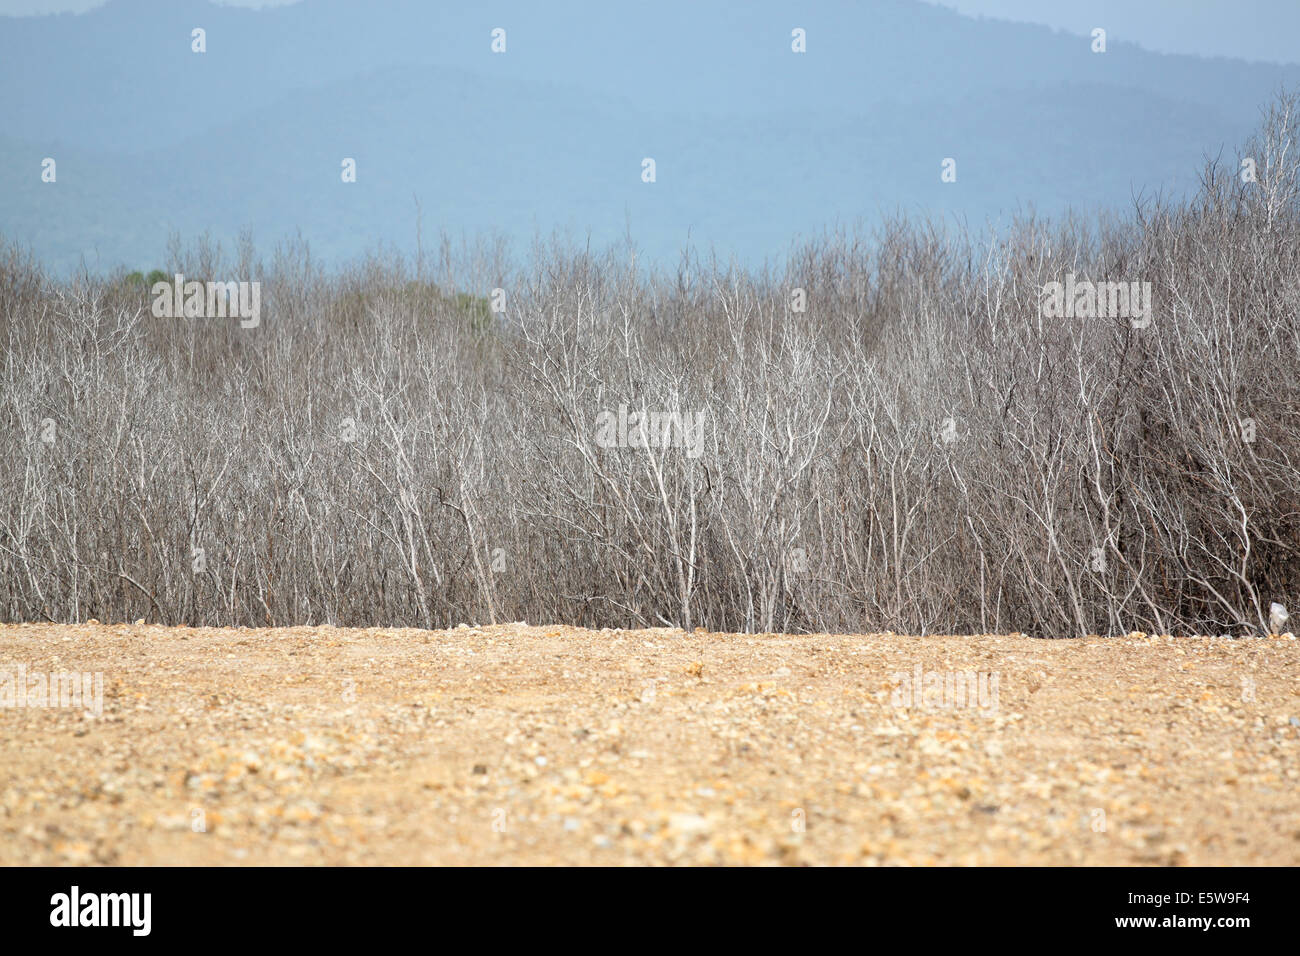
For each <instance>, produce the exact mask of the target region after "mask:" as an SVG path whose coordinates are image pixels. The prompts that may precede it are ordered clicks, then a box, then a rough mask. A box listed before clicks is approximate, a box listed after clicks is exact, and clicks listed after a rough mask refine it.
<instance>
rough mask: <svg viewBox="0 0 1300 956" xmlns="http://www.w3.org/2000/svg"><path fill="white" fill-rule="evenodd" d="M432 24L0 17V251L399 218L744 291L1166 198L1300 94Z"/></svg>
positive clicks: (1117, 63)
mask: <svg viewBox="0 0 1300 956" xmlns="http://www.w3.org/2000/svg"><path fill="white" fill-rule="evenodd" d="M442 6H443V5H441V4H430V3H427V2H416V0H390V2H386V3H380V2H373V3H367V4H356V3H353V2H347V0H305V2H303V3H301V4H296V5H293V6H288V7H281V8H273V9H268V10H264V11H260V12H258V11H250V10H243V9H236V8H229V7H217V6H213V5H211V4H208V3H206V2H201V0H112V2H110V3H109V4H108V5H107V6H105V7H103V8H100V9H97V10H95V11H93V12H91V13H89V14H85V15H82V16H72V15H60V16H51V17H40V18H17V19H13V18H0V87H2V88H3V89H4V90H6V91H8V94H9V95H7V96H5V97H3V101H2V102H0V233H2V234H4V235H5V236H6V237H8V238H11V239H16V240H19V241H21V242H24V243H28V244H30V245H31V246H32V247H33V249H34V250H35V251H36V253H37V254H38V256H39V257H40V258H41V259H42V260H43V261H44V262H46V263H47V264H48V265H50V266H51V267H53V268H55V269H57V270H60V271H63V270H67V269H70V268H73V267H75V266H77V265H78V264H79V263H80V262H82V261H85V262H86V263H87V264H88V265H90V266H91V268H93V269H108V268H112V267H115V266H118V265H128V266H131V267H133V268H147V267H150V266H152V265H154V264H158V263H160V262H161V261H162V255H163V250H164V246H165V242H166V239H167V234H168V232H169V231H170V230H177V231H179V232H180V233H182V234H183V235H185V236H194V235H197V234H199V233H201V232H204V231H211V233H212V234H213V235H214V236H216V237H218V238H223V239H227V240H229V239H233V237H234V236H235V235H236V234H237V233H238V231H239V230H240V229H241V228H243V227H251V228H252V230H253V232H254V236H255V238H256V239H257V240H258V242H259V243H269V242H272V241H274V240H276V239H279V238H282V237H284V236H285V235H290V234H293V233H294V232H295V231H297V230H299V229H300V230H301V231H302V234H303V235H304V236H305V237H306V238H308V239H309V240H310V241H311V243H312V247H313V250H314V251H315V252H316V253H317V254H318V255H320V256H321V257H322V258H324V259H325V260H327V261H335V260H338V259H341V258H343V257H348V256H352V255H355V254H357V253H359V252H362V251H364V250H366V249H373V248H375V247H376V246H378V245H379V243H381V242H383V243H386V244H389V245H393V246H396V247H399V248H403V249H410V248H413V247H414V240H415V202H414V199H413V196H418V197H419V200H420V202H421V204H422V206H423V212H424V229H425V233H426V236H429V235H431V234H432V233H433V232H435V231H436V230H438V229H447V230H448V231H450V232H452V233H453V234H458V233H466V234H471V235H472V234H488V233H494V234H502V235H505V236H507V237H509V238H511V239H512V240H514V241H515V243H516V244H517V245H521V244H523V243H526V242H527V241H528V240H529V239H530V238H531V237H532V236H533V235H535V234H536V233H539V232H540V233H541V234H543V235H549V234H550V233H551V232H552V231H554V230H557V229H558V230H561V231H564V232H567V233H568V234H569V235H570V236H572V237H573V238H575V239H578V240H584V239H585V238H586V236H587V235H588V234H590V236H591V238H592V239H593V241H595V242H597V243H604V242H608V241H613V240H616V239H618V238H620V237H622V236H623V235H624V234H625V233H630V234H631V236H632V237H633V239H634V240H635V241H636V242H637V244H638V245H639V247H640V248H641V249H642V250H643V251H644V252H645V253H646V254H647V255H648V256H649V257H650V258H652V259H655V260H659V261H671V260H672V259H673V258H674V257H675V255H676V254H677V252H678V251H679V250H680V248H681V246H682V245H683V244H684V243H685V242H686V241H687V238H688V236H689V238H690V240H691V241H692V242H694V243H695V244H697V245H698V246H701V247H703V248H708V247H710V246H713V247H716V248H717V250H718V251H719V252H720V253H722V254H723V255H734V256H737V257H738V258H740V259H741V260H742V261H743V262H745V263H746V264H758V263H760V262H761V261H762V260H763V259H764V258H767V257H775V256H779V255H780V254H781V253H783V252H784V251H785V250H786V249H787V248H788V246H789V243H790V241H791V240H792V239H794V238H796V237H797V236H799V235H804V236H807V235H809V234H812V233H815V232H817V231H819V230H821V229H822V228H825V227H829V226H836V225H853V224H855V223H859V222H865V223H870V222H872V221H875V220H876V219H877V218H878V217H879V215H880V214H881V213H882V212H890V211H894V210H899V209H901V210H907V211H915V212H929V213H942V214H949V215H955V216H959V217H963V218H965V219H966V220H968V221H970V222H971V223H972V224H976V225H979V224H982V223H983V222H984V221H985V220H986V219H997V218H1005V217H1006V216H1008V215H1009V214H1010V213H1012V212H1013V211H1014V210H1016V209H1017V208H1019V207H1020V206H1022V205H1025V204H1031V203H1032V204H1033V205H1034V206H1035V207H1036V208H1037V209H1038V210H1040V211H1043V212H1056V211H1060V210H1061V209H1063V208H1064V207H1065V206H1067V205H1074V206H1076V207H1079V208H1081V210H1082V211H1084V212H1088V211H1092V210H1096V209H1099V208H1102V207H1105V206H1123V205H1125V204H1127V203H1128V202H1129V201H1130V199H1131V197H1132V196H1133V195H1134V194H1136V193H1139V192H1142V191H1144V190H1145V191H1148V192H1150V191H1153V190H1156V189H1162V190H1163V191H1165V192H1166V193H1169V192H1177V191H1179V190H1181V189H1182V188H1185V187H1186V186H1188V185H1190V184H1191V182H1192V181H1193V179H1194V177H1195V173H1196V171H1197V166H1198V165H1199V164H1200V162H1201V159H1202V157H1203V156H1204V155H1205V154H1206V153H1217V152H1218V151H1219V150H1220V148H1221V147H1223V146H1225V145H1227V146H1232V145H1235V144H1236V142H1237V141H1239V140H1240V139H1241V138H1243V137H1244V136H1245V135H1246V134H1247V133H1248V132H1249V131H1250V130H1251V129H1252V128H1253V127H1254V125H1255V123H1256V120H1257V118H1258V108H1259V106H1260V105H1261V104H1262V103H1264V102H1265V101H1266V100H1267V99H1268V98H1269V96H1270V95H1271V94H1272V92H1273V91H1274V90H1276V89H1277V88H1278V87H1279V86H1280V85H1282V84H1283V83H1288V84H1293V85H1300V67H1283V66H1275V65H1264V64H1248V63H1243V62H1239V61H1232V60H1225V59H1213V60H1204V59H1199V58H1195V57H1182V56H1166V55H1158V54H1152V53H1147V52H1144V51H1141V50H1139V49H1137V48H1136V47H1133V46H1131V45H1127V44H1124V43H1121V42H1117V41H1115V40H1114V39H1112V40H1111V42H1110V43H1109V50H1108V52H1107V53H1105V54H1093V53H1092V52H1091V51H1090V50H1089V45H1088V40H1087V39H1086V38H1081V37H1076V36H1068V35H1065V34H1062V33H1057V32H1053V31H1051V30H1048V29H1046V28H1041V27H1033V26H1025V25H1015V24H1009V23H1003V22H998V21H991V20H973V19H969V18H965V17H961V16H959V15H957V14H955V13H953V12H951V11H949V10H946V9H943V8H939V7H933V6H930V5H927V4H923V3H917V2H907V0H878V2H863V3H857V2H834V0H829V2H819V3H818V2H814V3H810V4H807V5H803V6H801V7H800V8H799V11H798V12H791V9H792V8H791V5H789V4H788V3H778V2H774V0H747V2H744V3H720V4H708V5H700V4H695V3H691V2H687V0H665V2H661V3H658V4H655V5H654V7H644V8H629V7H625V6H624V5H621V4H601V3H595V2H576V0H560V2H554V3H548V4H546V5H544V9H543V5H540V4H537V3H535V2H528V3H521V2H508V3H502V2H498V3H486V4H475V5H472V6H473V9H470V10H460V9H442ZM699 7H707V8H706V9H699ZM497 26H501V27H504V28H505V29H506V30H507V44H508V49H507V52H506V53H505V54H503V55H494V54H493V53H492V52H491V51H490V49H489V43H490V35H489V34H490V31H491V29H492V28H493V27H497ZM796 26H798V27H803V28H804V29H806V30H807V35H808V52H807V53H805V54H794V53H792V52H790V30H791V29H792V28H793V27H796ZM193 27H202V28H204V29H205V30H206V32H207V47H208V52H207V53H205V54H202V55H198V54H195V53H192V52H191V51H190V30H191V29H192V28H193ZM45 156H51V157H54V158H55V159H56V160H57V161H58V182H57V184H55V185H49V184H44V183H42V182H41V181H40V162H41V159H42V158H43V157H45ZM646 156H650V157H653V158H654V159H655V160H656V162H657V174H658V181H657V182H656V183H654V184H645V183H642V182H641V180H640V173H641V160H642V158H643V157H646ZM947 156H952V157H954V158H955V159H956V160H957V171H958V180H957V182H956V183H955V184H943V183H941V182H940V179H939V171H940V162H941V160H942V159H943V158H944V157H947ZM343 157H354V158H355V159H356V160H357V163H358V181H357V183H355V184H347V185H345V184H343V183H341V182H340V178H339V172H340V161H341V160H342V159H343Z"/></svg>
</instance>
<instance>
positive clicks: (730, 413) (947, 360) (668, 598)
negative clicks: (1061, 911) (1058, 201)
mask: <svg viewBox="0 0 1300 956" xmlns="http://www.w3.org/2000/svg"><path fill="white" fill-rule="evenodd" d="M1298 119H1300V115H1298V112H1297V109H1296V103H1295V100H1294V99H1291V98H1287V97H1285V96H1284V97H1280V98H1279V100H1278V102H1277V103H1276V104H1275V105H1274V106H1273V107H1271V108H1270V109H1269V111H1268V112H1267V114H1266V115H1265V118H1264V124H1263V127H1262V128H1261V133H1260V134H1259V136H1258V137H1257V138H1256V140H1255V141H1253V142H1251V143H1249V144H1246V145H1245V146H1244V148H1242V149H1241V150H1240V152H1239V155H1235V156H1231V157H1228V158H1226V159H1221V160H1219V161H1214V162H1211V163H1209V164H1208V165H1207V168H1206V171H1205V174H1204V177H1203V181H1202V185H1201V188H1200V190H1199V192H1198V193H1197V194H1196V195H1195V196H1193V197H1191V198H1189V199H1187V200H1180V201H1178V202H1167V201H1163V200H1160V199H1158V198H1147V199H1140V200H1139V201H1138V202H1137V203H1136V204H1135V208H1134V210H1133V211H1132V212H1130V213H1128V214H1127V215H1124V216H1121V217H1119V218H1115V219H1111V220H1108V221H1103V222H1097V223H1092V222H1087V223H1085V222H1084V221H1082V220H1075V221H1070V222H1065V223H1045V222H1041V221H1037V220H1034V219H1033V218H1025V219H1022V220H1021V221H1019V222H1017V223H1015V224H1014V225H1013V226H1012V227H1010V228H1009V229H1004V230H1002V231H1001V232H999V233H998V234H997V235H996V236H995V237H993V238H984V237H981V238H979V239H972V238H970V237H969V236H967V235H964V234H953V233H952V232H951V231H948V230H943V229H940V228H937V227H934V226H930V225H924V224H922V225H916V224H912V223H907V222H897V223H893V224H891V225H889V226H887V227H885V228H883V229H882V230H881V231H880V232H879V233H878V234H877V235H875V236H872V237H870V238H869V239H866V238H856V237H852V236H837V237H833V238H828V239H824V240H821V241H817V242H814V243H811V244H809V245H807V246H804V247H802V248H800V249H798V250H797V251H796V252H795V253H793V254H792V255H791V256H790V257H789V260H788V262H787V263H786V264H784V265H783V266H782V267H781V270H780V271H779V272H776V271H772V270H769V271H767V272H762V273H758V274H755V273H754V272H742V271H738V270H735V269H731V268H727V267H724V266H719V265H718V264H716V263H712V262H707V261H700V259H699V257H697V256H687V257H684V259H683V261H682V264H681V266H680V268H679V269H677V270H676V271H675V272H669V273H665V272H662V271H660V272H654V273H651V272H647V270H644V269H642V268H641V267H640V266H639V265H638V264H637V263H636V262H635V259H634V258H633V257H632V256H631V255H630V254H629V253H628V252H627V251H626V250H621V251H620V250H615V251H610V252H608V253H605V254H601V255H593V254H591V253H589V252H585V251H573V250H567V249H564V248H538V249H535V250H534V251H533V252H532V254H531V255H530V257H529V258H528V260H527V262H526V263H525V264H523V265H506V264H504V260H503V257H502V256H500V255H499V254H496V253H493V254H490V255H489V254H485V253H484V252H483V251H482V250H479V251H477V252H476V251H473V250H463V249H461V250H457V249H454V248H452V247H451V246H450V245H447V244H444V246H443V247H442V248H440V249H439V250H437V251H436V252H434V253H433V254H428V255H426V254H424V253H422V254H421V255H420V256H419V257H418V260H417V261H416V262H414V263H407V262H403V261H402V260H401V259H400V258H399V257H397V256H389V257H387V258H385V259H383V260H372V261H368V262H366V263H362V264H359V265H357V266H356V267H354V268H352V269H349V270H346V271H343V272H331V273H325V272H323V271H322V270H320V269H318V268H317V267H316V266H315V265H314V264H313V263H312V262H311V260H310V257H309V256H308V255H307V254H306V253H305V251H304V250H303V249H302V248H301V247H298V246H292V247H289V248H285V249H281V250H279V251H278V252H277V253H276V254H275V255H274V256H273V257H272V258H271V260H270V261H261V260H257V259H256V258H255V257H254V255H253V253H252V251H251V249H250V248H249V247H248V245H247V244H244V245H241V247H240V248H239V249H238V250H236V251H235V255H234V256H233V257H232V258H228V257H226V256H223V254H222V251H221V250H220V249H217V248H213V247H211V246H210V245H209V244H207V243H202V242H200V243H198V244H197V246H196V247H194V248H193V249H190V250H184V249H181V248H179V247H177V246H174V247H173V252H172V255H171V258H172V260H173V261H171V262H169V263H167V264H166V265H167V269H166V270H165V271H167V272H168V273H172V272H182V273H184V274H185V275H186V276H187V277H189V278H212V279H219V280H237V279H255V280H257V281H260V282H261V283H262V315H261V324H260V326H259V327H258V328H255V329H243V328H241V327H240V324H239V322H238V321H237V320H232V319H160V318H155V317H154V316H153V315H152V314H151V312H150V304H151V301H152V299H151V295H150V291H149V288H148V286H147V285H146V284H145V283H143V282H141V281H140V280H139V278H138V277H137V276H130V277H128V276H122V275H119V276H113V277H109V278H96V277H89V276H83V277H81V278H79V279H75V280H70V281H63V282H56V281H53V280H51V279H50V278H48V277H46V276H44V275H43V274H42V273H41V272H40V270H39V269H38V268H37V267H35V266H34V265H33V264H32V263H31V262H30V261H28V260H26V259H25V258H24V257H23V256H22V255H21V254H19V253H18V252H16V251H14V250H13V249H12V248H9V247H6V248H4V249H3V250H0V253H2V254H0V260H2V261H0V348H3V362H2V368H0V442H3V445H2V446H0V447H3V450H4V454H3V455H0V616H2V617H3V618H5V619H7V620H45V619H52V620H76V619H86V618H91V617H95V618H98V619H100V620H104V621H114V620H134V619H136V618H146V619H148V620H151V621H160V622H165V623H171V624H179V623H191V624H200V623H206V624H232V625H233V624H245V625H263V624H268V623H275V624H290V623H333V624H337V625H357V624H392V625H396V624H405V625H422V626H439V625H448V624H453V623H457V622H461V621H477V622H487V621H490V620H497V621H502V620H518V619H526V620H529V621H565V622H572V623H580V624H588V625H595V626H630V625H647V624H648V625H656V624H671V625H675V626H682V627H695V626H703V627H707V628H710V629H718V630H763V631H772V630H786V631H800V630H820V631H824V630H854V631H866V630H885V629H890V630H895V631H900V632H914V633H916V632H934V631H945V632H989V631H1014V630H1020V631H1024V632H1027V633H1031V634H1036V635H1043V636H1070V635H1077V634H1085V633H1118V632H1127V631H1130V630H1134V629H1138V630H1146V631H1157V632H1172V633H1213V634H1218V633H1221V632H1224V631H1230V632H1232V633H1241V632H1243V631H1246V630H1257V629H1259V628H1261V627H1264V625H1265V622H1266V621H1267V615H1268V606H1269V602H1270V601H1272V600H1282V601H1285V600H1286V599H1287V597H1289V596H1293V595H1297V594H1300V472H1298V471H1297V462H1298V461H1300V427H1298V426H1300V383H1298V381H1297V373H1296V364H1297V358H1298V357H1300V182H1298V176H1297V173H1298V171H1300V138H1298V137H1297V127H1298ZM1081 148H1086V144H1084V145H1083V146H1081ZM1243 157H1250V158H1251V159H1253V160H1254V161H1255V168H1256V176H1257V178H1256V181H1255V182H1246V181H1243V177H1242V176H1241V175H1240V174H1239V167H1238V165H1237V163H1238V161H1239V160H1240V159H1241V158H1243ZM148 265H150V266H152V265H154V264H152V263H151V264H148ZM1067 274H1073V275H1074V276H1075V277H1076V279H1077V280H1080V281H1082V280H1091V281H1096V282H1103V281H1123V282H1150V283H1151V288H1152V315H1151V322H1150V324H1149V325H1148V326H1146V327H1145V328H1135V327H1134V323H1133V322H1132V321H1130V320H1129V319H1127V318H1123V317H1113V318H1110V317H1103V318H1060V317H1057V318H1051V317H1045V316H1043V315H1042V314H1041V309H1040V297H1041V294H1042V290H1043V289H1044V287H1045V286H1046V285H1047V284H1048V283H1051V282H1064V281H1065V278H1066V275H1067ZM492 289H501V290H502V292H503V296H504V306H505V308H504V312H502V313H499V314H498V313H494V312H492V311H491V308H490V302H489V301H487V300H489V299H490V296H491V291H490V290H492ZM450 290H460V292H461V294H456V293H453V292H452V291H450ZM798 290H802V294H803V295H804V296H806V309H805V310H803V311H799V309H798V306H799V304H800V294H801V293H800V292H799V291H798ZM466 292H468V293H472V294H464V293H466ZM620 406H626V408H627V410H631V411H638V410H648V411H663V412H674V411H675V412H680V413H683V414H686V415H701V414H702V415H703V419H702V421H703V445H702V446H701V447H700V448H699V449H694V450H698V451H699V452H700V453H699V454H698V455H693V454H692V451H693V450H692V449H690V448H685V447H680V446H675V445H672V444H670V445H669V446H668V447H651V448H638V447H605V445H608V442H604V443H602V442H600V441H599V440H598V439H599V437H600V434H601V421H602V415H603V414H604V415H608V414H610V413H612V414H613V415H615V416H617V414H618V410H619V407H620ZM634 433H635V429H634Z"/></svg>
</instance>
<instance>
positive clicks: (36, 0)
mask: <svg viewBox="0 0 1300 956" xmlns="http://www.w3.org/2000/svg"><path fill="white" fill-rule="evenodd" d="M104 2H106V0H0V13H2V14H11V15H14V14H16V15H30V14H41V13H65V12H71V13H80V12H84V11H86V10H89V9H91V8H93V7H98V6H102V5H103V4H104ZM215 2H218V3H221V4H223V5H226V6H238V7H264V6H280V5H282V4H284V3H295V2H299V0H215ZM926 2H929V3H934V4H937V5H941V6H946V7H950V8H952V9H954V10H957V11H959V12H960V13H963V14H966V15H967V16H984V17H996V18H1000V19H1006V20H1015V21H1020V22H1024V23H1037V24H1041V25H1043V26H1049V27H1052V28H1054V29H1058V30H1066V31H1069V32H1071V33H1078V34H1086V33H1088V32H1090V31H1091V30H1092V28H1093V27H1096V26H1102V27H1105V28H1106V29H1107V31H1108V32H1109V33H1110V35H1111V36H1112V37H1114V38H1115V39H1117V40H1125V41H1128V42H1132V43H1136V44H1138V45H1139V46H1142V47H1144V48H1146V49H1148V50H1153V51H1155V52H1158V53H1189V54H1195V55H1197V56H1226V57H1236V58H1238V59H1244V60H1262V61H1267V62H1273V63H1297V62H1300V41H1297V37H1300V3H1297V2H1296V0H926ZM791 8H792V9H797V8H798V5H797V4H794V3H792V4H791Z"/></svg>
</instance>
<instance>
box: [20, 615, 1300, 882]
mask: <svg viewBox="0 0 1300 956" xmlns="http://www.w3.org/2000/svg"><path fill="white" fill-rule="evenodd" d="M1298 663H1300V651H1298V650H1297V642H1296V641H1295V640H1294V639H1286V638H1272V639H1259V640H1249V639H1247V640H1224V639H1209V638H1183V639H1173V638H1167V637H1145V636H1142V635H1130V636H1129V637H1126V638H1112V639H1100V638H1096V639H1087V640H1071V641H1040V640H1031V639H1028V638H1025V637H1021V636H1014V635H1013V636H982V637H927V638H915V637H904V636H898V635H891V634H876V635H843V636H838V635H813V636H791V635H729V634H706V633H702V632H696V633H683V632H681V631H673V630H666V629H664V630H643V631H587V630H582V629H578V628H570V627H558V626H557V627H535V626H526V625H517V624H512V625H502V626H496V627H482V628H467V627H463V626H462V627H461V628H459V629H456V630H452V631H418V630H389V629H365V630H344V629H336V628H329V627H317V628H279V629H259V630H244V629H207V628H200V629H184V628H164V627H155V626H146V625H143V624H141V625H136V626H127V625H97V624H88V625H74V626H52V625H51V626H46V625H3V626H0V682H3V681H4V680H5V673H6V671H7V672H8V673H9V674H10V675H11V676H12V677H14V678H16V677H17V667H18V665H20V664H21V665H25V667H26V669H27V674H28V676H29V677H30V676H31V675H32V674H34V673H51V672H56V671H69V670H76V671H83V672H102V674H103V710H102V714H101V715H99V716H96V715H95V714H93V713H88V712H87V711H86V710H85V708H84V705H83V707H82V708H76V707H72V706H69V707H56V706H46V707H31V706H27V707H16V706H4V704H5V698H4V688H5V685H4V684H3V683H0V863H4V864H29V863H30V864H51V863H53V864H93V863H109V864H120V865H131V864H267V863H278V864H284V863H289V864H298V863H302V864H352V863H367V864H371V863H377V864H625V863H648V864H668V863H723V864H735V863H767V864H772V863H778V864H805V863H811V864H865V865H877V864H1061V865H1068V864H1139V865H1162V864H1210V865H1214V864H1269V865H1273V864H1277V865H1295V864H1297V863H1300V799H1298V798H1297V784H1300V685H1298V684H1297V680H1296V678H1297V664H1298ZM918 667H919V668H920V671H921V674H920V676H921V683H922V687H926V686H928V687H929V688H930V690H929V693H930V695H931V696H930V698H929V699H928V700H927V699H926V697H925V695H924V694H923V693H921V692H920V690H918V692H917V693H916V694H915V695H914V696H913V697H912V699H910V700H909V699H908V696H907V692H908V691H910V690H911V685H912V684H913V683H914V682H915V679H916V676H917V668H918ZM957 671H960V672H974V673H975V674H977V675H979V674H984V675H989V676H988V679H987V680H986V682H985V684H984V685H983V687H982V689H983V691H984V696H983V698H982V699H980V698H979V696H978V695H976V698H975V699H974V700H973V701H971V700H967V701H965V702H961V701H957V700H954V699H951V697H945V691H944V689H942V688H939V687H938V686H937V685H934V684H933V683H932V682H933V681H934V680H936V679H937V678H935V677H933V676H931V675H936V674H937V675H948V674H951V673H953V672H957ZM900 675H906V678H905V679H904V678H903V677H901V676H900ZM994 677H995V678H996V681H997V683H996V687H994V685H993V684H992V683H991V680H992V679H993V678H994ZM977 679H978V678H977ZM9 687H10V690H11V691H12V687H13V685H12V684H10V685H9ZM951 689H952V690H953V691H955V690H956V688H951ZM29 692H31V691H30V685H29ZM908 704H911V706H906V705H908Z"/></svg>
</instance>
